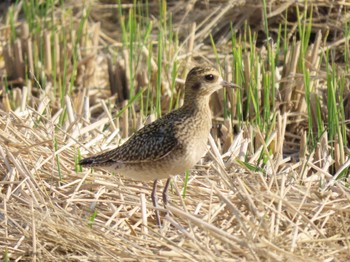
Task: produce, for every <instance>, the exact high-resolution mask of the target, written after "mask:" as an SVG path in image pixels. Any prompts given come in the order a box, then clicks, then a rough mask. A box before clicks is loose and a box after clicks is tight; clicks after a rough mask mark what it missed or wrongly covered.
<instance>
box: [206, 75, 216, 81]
mask: <svg viewBox="0 0 350 262" xmlns="http://www.w3.org/2000/svg"><path fill="white" fill-rule="evenodd" d="M204 78H205V80H207V81H209V82H212V81H214V79H215V77H214V75H213V74H209V75H205V77H204Z"/></svg>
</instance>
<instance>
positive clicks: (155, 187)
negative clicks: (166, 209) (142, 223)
mask: <svg viewBox="0 0 350 262" xmlns="http://www.w3.org/2000/svg"><path fill="white" fill-rule="evenodd" d="M157 182H158V179H155V180H154V183H153V190H152V194H151V198H152V202H153V206H154V207H155V208H156V209H155V211H156V220H157V225H158V226H160V227H161V226H162V224H161V222H160V215H159V210H158V197H157Z"/></svg>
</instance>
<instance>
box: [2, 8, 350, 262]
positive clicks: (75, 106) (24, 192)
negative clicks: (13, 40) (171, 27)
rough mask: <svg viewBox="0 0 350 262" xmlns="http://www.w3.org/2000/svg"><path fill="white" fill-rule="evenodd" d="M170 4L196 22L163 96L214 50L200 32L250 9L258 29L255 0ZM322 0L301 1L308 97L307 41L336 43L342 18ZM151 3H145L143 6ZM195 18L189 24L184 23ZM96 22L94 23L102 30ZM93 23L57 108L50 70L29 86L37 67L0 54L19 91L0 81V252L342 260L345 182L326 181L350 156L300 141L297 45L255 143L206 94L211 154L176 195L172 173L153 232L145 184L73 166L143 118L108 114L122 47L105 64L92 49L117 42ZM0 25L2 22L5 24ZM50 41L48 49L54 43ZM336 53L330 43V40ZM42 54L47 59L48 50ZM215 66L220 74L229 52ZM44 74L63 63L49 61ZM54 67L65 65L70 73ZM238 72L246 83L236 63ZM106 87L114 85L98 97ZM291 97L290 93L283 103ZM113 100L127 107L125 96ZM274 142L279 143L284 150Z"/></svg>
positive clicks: (348, 202)
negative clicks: (26, 71) (211, 117)
mask: <svg viewBox="0 0 350 262" xmlns="http://www.w3.org/2000/svg"><path fill="white" fill-rule="evenodd" d="M150 2H151V1H150ZM175 2H176V1H174V3H173V2H171V4H172V5H169V8H170V11H173V13H174V17H175V18H176V19H178V20H176V19H174V24H175V28H176V27H178V28H186V25H188V31H186V32H194V31H196V30H195V29H196V28H197V29H198V28H199V29H198V31H196V32H197V33H196V34H192V37H188V38H185V39H183V41H184V42H183V43H185V44H184V47H183V49H182V50H180V51H179V53H178V54H176V55H177V56H176V57H175V58H174V60H176V61H177V62H178V63H179V64H180V70H179V74H178V75H179V76H178V79H177V85H176V90H175V96H176V95H177V94H178V93H181V89H182V87H183V79H182V78H183V77H182V75H181V73H182V72H186V70H188V68H189V67H190V66H191V65H192V61H191V60H192V59H193V60H195V59H198V60H199V59H202V60H204V59H207V60H212V61H213V60H214V59H215V56H214V55H213V54H212V49H211V47H210V46H208V45H203V46H199V44H200V43H202V42H203V43H206V41H207V42H208V41H209V42H210V40H208V39H209V38H208V36H209V33H210V32H212V33H214V34H216V36H215V39H216V40H217V41H218V43H219V42H221V43H225V39H226V41H227V38H228V35H227V32H225V30H223V29H224V28H226V27H227V19H228V18H227V17H232V19H233V20H234V18H236V21H242V22H239V23H241V24H239V23H238V22H237V27H239V28H240V25H241V26H243V22H244V21H245V20H247V19H248V18H249V17H250V18H251V19H253V20H249V19H248V21H250V23H251V24H252V25H256V30H257V32H259V30H260V29H261V28H260V27H259V26H260V23H258V22H256V16H255V15H254V14H255V13H256V12H254V10H255V11H256V10H257V9H258V10H261V6H254V7H255V8H253V7H252V5H253V1H247V2H245V1H242V2H238V1H233V2H232V3H233V5H232V6H229V5H227V6H228V8H221V9H212V8H207V9H201V11H198V12H197V11H196V10H199V8H200V5H201V4H200V3H199V2H197V3H196V4H195V5H193V6H190V7H189V8H188V10H187V11H188V12H187V13H186V15H184V16H180V13H181V12H180V11H184V10H183V7H182V6H180V5H176V4H175ZM324 2H325V3H323V2H322V3H319V5H315V7H314V8H315V10H316V11H315V15H314V16H313V19H315V24H316V26H315V28H314V29H313V31H312V32H313V33H315V42H314V45H310V47H309V48H308V52H309V54H310V55H309V56H308V60H307V61H308V63H307V65H308V66H309V67H310V68H317V70H315V71H313V72H312V73H314V74H317V78H316V77H315V78H314V79H313V81H314V85H315V86H317V88H316V89H317V91H315V94H317V95H319V96H320V97H321V96H322V94H323V91H322V90H323V89H324V86H325V82H326V79H325V77H324V74H325V70H324V68H322V66H323V65H322V64H321V62H320V61H318V59H317V58H316V54H317V52H318V50H320V45H322V48H323V49H322V50H323V51H324V50H326V49H327V48H334V49H335V50H336V48H337V47H338V46H342V45H343V44H344V41H346V39H345V38H344V36H343V35H342V34H341V33H340V30H339V28H340V25H339V24H337V23H338V22H339V23H341V22H342V21H340V20H339V19H337V18H339V13H340V12H339V11H337V12H336V11H335V10H337V8H338V7H339V6H338V5H337V4H336V3H333V2H331V3H333V4H334V6H333V7H332V8H334V9H332V8H329V9H327V8H328V7H327V8H326V7H325V6H327V3H328V4H329V3H330V2H328V1H324ZM219 3H220V4H222V6H224V7H225V6H226V5H225V3H224V2H223V1H216V2H215V1H213V2H212V1H210V6H218V4H219ZM293 3H294V1H281V3H274V1H271V10H270V13H269V14H270V17H269V19H271V20H270V23H271V28H272V29H273V28H275V27H274V25H275V23H277V21H279V19H281V17H283V11H285V8H287V7H291V6H292V5H293ZM95 4H96V8H95V9H94V11H96V12H93V13H92V14H91V17H92V18H94V19H96V14H98V11H101V10H103V8H105V9H106V6H104V5H105V3H104V4H102V3H99V4H98V3H95ZM150 4H153V5H155V3H154V2H151V3H150ZM294 4H295V3H294ZM198 5H199V6H198ZM341 6H342V9H341V8H339V9H338V10H341V12H343V11H344V9H345V8H346V3H343V5H341ZM239 8H240V9H239ZM259 8H260V9H259ZM107 9H108V8H107ZM326 9H327V10H328V11H329V16H328V19H329V21H328V23H327V25H328V29H329V30H331V32H332V36H333V37H334V39H333V38H332V39H327V40H324V42H322V43H320V42H319V41H320V39H322V36H324V35H325V33H324V31H322V30H323V29H324V28H321V27H320V28H317V25H318V24H317V21H318V22H319V23H325V21H324V20H322V19H324V17H322V14H323V12H324V10H326ZM239 10H241V12H239ZM244 10H245V11H244ZM247 10H249V12H248V11H247ZM258 13H259V14H260V13H261V12H258ZM105 14H108V13H107V12H105ZM176 14H179V15H178V16H177V15H176ZM194 14H196V15H194ZM205 14H206V17H209V18H210V17H217V19H218V20H217V21H216V22H215V23H213V24H208V23H205V24H206V25H207V26H204V24H203V25H202V27H200V26H199V24H200V23H199V22H198V21H200V20H203V17H204V15H205ZM243 14H244V15H243ZM154 15H156V14H154ZM97 17H98V16H97ZM178 17H180V18H181V19H180V18H178ZM344 17H345V16H344ZM107 18H108V17H107ZM101 19H102V18H101ZM191 19H192V20H191ZM211 19H213V18H211ZM344 19H345V18H344ZM107 20H108V19H107ZM209 20H210V19H209ZM196 21H197V27H196V26H195V25H194V24H193V22H196ZM107 25H108V23H107V21H106V24H104V25H103V26H107ZM103 26H102V27H103ZM261 26H262V25H261ZM295 27H296V26H295V23H294V22H290V28H291V29H293V28H294V30H295ZM102 29H103V30H102V31H100V26H99V25H98V24H96V23H94V22H91V21H89V22H87V23H86V26H85V27H84V30H86V35H84V37H86V38H84V40H82V43H84V45H83V44H82V46H83V47H85V49H84V48H82V50H85V52H84V51H83V52H82V53H81V54H79V63H78V71H79V73H78V76H77V80H76V82H75V86H76V90H75V92H73V93H72V94H71V96H68V95H67V96H63V99H64V106H63V107H62V105H61V104H60V101H59V99H57V98H56V99H55V98H53V97H52V93H51V90H52V86H50V84H51V83H50V79H51V78H50V77H52V73H51V71H49V69H50V68H45V70H44V71H45V74H47V76H48V79H49V80H48V84H47V85H46V86H44V87H42V89H40V88H38V87H33V88H32V87H31V86H32V85H33V83H36V82H37V81H40V83H41V79H40V78H39V77H38V76H35V77H34V76H33V79H29V80H24V78H23V76H21V75H20V74H21V73H20V72H19V71H16V70H11V68H16V67H17V69H18V68H21V66H23V65H22V64H21V63H19V62H18V60H16V59H14V60H13V61H12V60H11V56H9V55H8V57H7V58H4V61H5V62H6V63H2V64H1V72H2V74H4V71H5V70H4V69H5V67H6V69H7V75H8V76H9V72H17V73H14V75H13V76H12V77H13V78H12V80H11V81H17V80H19V81H22V82H21V83H22V84H20V86H21V88H20V89H19V88H14V89H13V90H12V98H10V97H9V95H8V94H5V91H4V89H3V90H2V93H1V95H2V104H1V110H0V178H1V181H0V199H1V203H0V232H1V234H0V247H1V248H0V250H2V251H1V253H0V257H1V258H2V260H3V261H9V260H11V261H12V260H14V261H15V260H17V261H20V260H21V261H62V260H64V261H110V260H126V261H129V260H130V261H135V260H143V261H153V260H154V261H159V260H161V261H165V260H170V259H171V260H179V261H183V260H191V261H241V260H243V261H244V260H246V261H320V260H321V261H348V260H350V239H349V232H350V224H349V221H350V191H349V189H348V184H347V180H346V179H344V180H336V179H335V178H336V177H337V174H338V173H340V172H341V171H342V170H344V169H345V168H347V167H348V166H349V165H350V162H349V160H348V157H347V154H346V152H343V151H342V150H338V151H336V152H337V153H336V156H338V157H334V155H332V154H331V153H330V149H329V146H328V144H327V138H326V134H324V137H323V138H322V139H320V142H319V144H318V146H317V148H316V149H315V151H313V152H305V150H304V149H305V148H306V142H305V139H304V136H305V130H306V128H307V121H308V118H307V116H306V113H305V111H306V109H305V105H303V104H302V103H305V101H304V99H302V98H300V97H304V94H303V93H302V92H301V91H300V90H299V89H300V85H301V84H300V83H301V82H302V81H300V80H298V79H300V72H298V71H297V68H296V63H297V62H296V60H297V58H296V57H297V56H299V55H300V54H299V53H298V52H300V50H299V51H298V45H296V46H295V47H293V48H294V49H293V50H289V56H288V59H286V61H284V62H285V64H281V66H280V67H281V68H280V72H281V76H280V81H279V82H278V84H280V85H281V90H287V91H286V92H281V94H276V100H277V101H279V102H280V103H279V104H278V105H277V106H276V119H277V121H276V125H275V126H274V128H273V130H272V131H271V132H270V134H269V135H268V138H267V139H264V137H265V135H266V134H264V135H263V134H261V130H260V129H259V128H258V127H256V126H254V125H250V124H249V123H247V124H246V125H243V126H242V129H241V130H240V131H239V132H238V133H237V134H236V135H234V136H233V135H232V125H233V124H235V121H231V120H223V119H222V118H221V115H222V106H221V104H220V103H221V102H220V101H222V94H221V93H220V94H218V95H217V96H216V97H213V107H214V112H215V115H216V116H217V117H216V119H215V123H216V124H217V125H216V126H215V128H214V129H213V132H212V136H213V137H212V138H213V139H210V147H211V148H210V151H209V153H208V155H207V156H206V157H205V158H204V159H203V161H202V163H200V164H198V165H197V166H196V168H194V169H193V170H191V171H190V178H189V181H188V186H187V190H186V196H185V197H184V198H183V197H182V190H183V185H184V177H183V176H177V177H176V178H174V179H173V184H172V187H171V190H170V192H169V194H170V204H169V207H168V210H169V211H170V213H169V214H166V213H165V212H161V214H162V218H163V223H164V227H163V228H161V229H160V228H158V227H157V226H156V225H155V216H154V207H153V205H152V203H151V201H150V198H149V194H150V188H151V184H148V185H143V184H141V183H138V182H135V181H131V180H128V179H126V178H124V177H122V176H119V175H115V174H109V173H106V172H104V171H102V170H94V171H91V170H83V171H81V170H79V167H77V165H76V164H75V163H76V159H77V158H78V155H79V153H78V152H79V150H80V151H81V154H83V155H87V154H89V153H95V152H99V151H101V150H106V149H109V148H113V147H115V146H116V145H117V144H119V143H120V142H123V141H124V140H125V138H126V137H128V136H129V135H130V134H131V133H132V131H133V130H134V129H137V128H139V127H140V126H141V125H142V124H143V122H144V117H143V116H142V115H140V114H139V107H138V106H131V107H130V108H129V109H128V110H129V112H127V111H126V112H124V113H123V114H121V116H120V118H118V119H117V121H116V120H115V119H113V117H114V115H113V114H111V113H110V107H113V103H114V102H115V101H116V100H118V99H120V97H121V96H122V94H125V93H123V90H121V89H120V86H123V88H125V86H128V83H129V82H128V81H130V80H129V79H128V73H127V70H126V69H127V68H128V65H127V63H128V53H127V51H125V50H124V51H123V52H122V55H121V56H122V58H123V59H120V60H118V61H117V62H115V64H113V63H112V61H111V59H110V58H106V57H105V56H106V55H105V54H104V53H103V52H100V51H101V49H102V48H104V47H105V46H107V45H110V44H112V43H113V44H114V46H117V47H121V43H120V42H117V41H116V40H113V37H115V36H116V35H118V32H112V33H111V32H107V31H106V29H104V28H102ZM318 29H321V31H319V30H318ZM0 30H2V32H8V27H6V26H5V27H4V28H1V29H0ZM186 30H187V29H186ZM272 31H273V30H272ZM291 32H292V30H291ZM316 32H319V33H318V34H316ZM119 34H120V32H119ZM189 35H190V36H191V34H189ZM292 35H293V33H291V38H292V37H293V36H292ZM8 36H9V35H8V34H5V33H4V34H3V35H2V39H1V41H4V42H6V41H5V39H6V37H8ZM180 38H181V34H180ZM318 39H319V40H318ZM68 40H69V39H68ZM21 41H22V42H21V43H23V42H26V41H29V40H28V39H22V40H21ZM30 41H31V40H30ZM35 41H36V40H35V39H34V40H33V44H34V45H35ZM47 41H50V40H48V39H47ZM97 42H98V43H99V46H98V45H97V44H96V43H97ZM6 43H7V42H6ZM104 45H105V46H104ZM197 45H198V46H197ZM17 48H18V49H17V50H22V49H21V48H20V47H18V46H17ZM56 48H57V49H60V48H61V47H59V45H57V46H56ZM89 48H90V49H89ZM57 49H56V50H57ZM227 49H228V47H227V45H225V44H223V45H221V46H220V51H221V52H222V53H220V55H222V57H224V56H225V54H227ZM4 50H5V51H4ZM6 50H7V51H8V49H6V47H5V45H2V46H1V50H0V54H1V57H4V56H6V52H7V51H6ZM60 50H62V49H60ZM86 50H89V51H91V50H92V51H91V52H87V51H86ZM173 51H174V50H172V49H171V48H169V49H167V50H166V51H165V52H167V53H168V54H174V52H173ZM265 51H266V50H265ZM111 52H112V53H113V52H114V50H111ZM225 52H226V53H225ZM261 52H262V53H263V52H264V49H263V48H262V49H261ZM335 53H336V54H337V55H338V54H339V53H340V52H339V50H336V52H335ZM8 54H9V53H8ZM149 55H150V54H149V53H148V52H147V49H146V50H144V53H143V54H142V57H143V58H142V59H146V58H147V56H149ZM169 56H171V55H169ZM119 58H120V57H119ZM166 58H168V57H166ZM9 59H10V60H9ZM46 59H48V60H50V55H48V57H47V58H46ZM152 59H153V60H152V61H153V63H154V64H152V66H153V67H154V68H155V70H157V64H156V62H155V61H156V57H152ZM230 59H231V58H228V59H227V60H230ZM164 60H165V62H164V64H165V67H166V66H169V64H170V60H167V59H164ZM9 61H10V62H9ZM11 61H12V62H13V64H11ZM16 61H17V63H16ZM22 62H23V63H24V61H22ZM244 62H245V63H246V64H245V66H246V68H250V67H249V61H247V60H245V61H244ZM257 63H258V61H257ZM261 63H262V62H261ZM226 64H227V67H226V71H227V72H229V71H230V66H229V65H230V61H228V62H227V63H226ZM341 66H342V65H339V67H341ZM72 68H73V65H72V66H71V69H72ZM51 70H52V69H51ZM57 70H58V72H60V73H62V72H63V70H62V68H60V67H59V68H58V69H57ZM146 71H147V70H146V69H144V68H142V67H138V68H137V70H136V73H135V75H136V78H137V79H138V85H139V86H137V88H140V89H141V88H142V84H141V83H151V85H155V81H156V80H155V77H153V78H147V76H145V72H146ZM108 73H109V75H108ZM67 74H68V75H71V72H70V70H68V72H67ZM162 74H163V79H170V78H171V77H170V73H169V72H168V71H166V70H164V71H163V72H162ZM246 74H247V75H246V77H247V79H250V77H251V76H250V75H249V70H246ZM227 75H228V76H230V75H229V74H227ZM38 79H39V80H38ZM291 80H293V81H291ZM118 81H119V82H118ZM23 82H24V83H25V87H23V85H24V84H23ZM4 86H5V84H4V85H2V87H3V88H4ZM96 87H98V88H96ZM101 87H106V88H101ZM162 87H163V89H162V90H163V92H164V94H163V97H162V98H163V100H162V107H163V108H168V105H169V100H170V98H169V92H168V91H169V83H168V82H167V81H164V83H163V85H162ZM347 87H348V86H347ZM113 88H116V89H113ZM118 88H119V89H118ZM243 88H244V89H245V88H248V86H244V87H243ZM283 88H284V89H283ZM111 93H113V94H116V95H114V96H112V97H110V98H109V100H105V99H106V98H107V97H109V96H110V94H111ZM230 95H232V96H233V98H232V100H230V101H229V109H230V110H231V111H232V115H233V116H235V108H234V107H233V106H230V105H231V104H232V103H234V101H235V100H234V99H235V97H234V94H230ZM296 96H299V97H297V98H295V97H296ZM291 97H293V99H294V100H295V101H297V102H296V103H295V104H292V105H291V104H288V103H285V101H289V100H290V99H292V98H291ZM102 101H104V102H102ZM119 102H121V103H123V104H124V105H125V104H127V101H119ZM63 109H67V115H68V117H66V118H64V121H63V123H61V124H59V122H60V118H61V117H62V115H63V114H64V110H63ZM90 115H92V117H91V116H90ZM148 121H149V120H148ZM219 127H220V128H219ZM287 151H288V152H291V153H289V154H287V155H286V154H285V152H287ZM262 152H263V153H266V155H268V156H269V158H267V159H264V161H265V164H264V165H261V161H260V156H261V155H262ZM268 152H273V153H272V154H269V153H268ZM293 154H294V155H293ZM295 154H297V155H298V157H295ZM340 155H341V156H340ZM243 161H244V162H243ZM332 165H336V166H337V168H336V172H337V173H336V175H334V174H332V173H331V171H330V170H331V169H330V168H329V167H330V166H332ZM159 193H160V192H159ZM163 211H164V210H163Z"/></svg>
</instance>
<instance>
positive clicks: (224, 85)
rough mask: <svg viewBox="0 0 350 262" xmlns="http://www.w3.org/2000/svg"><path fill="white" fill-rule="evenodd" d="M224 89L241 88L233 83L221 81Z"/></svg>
mask: <svg viewBox="0 0 350 262" xmlns="http://www.w3.org/2000/svg"><path fill="white" fill-rule="evenodd" d="M220 84H221V85H222V86H223V87H230V88H241V87H240V86H238V85H235V84H233V83H230V82H227V81H221V83H220Z"/></svg>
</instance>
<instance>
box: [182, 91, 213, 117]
mask: <svg viewBox="0 0 350 262" xmlns="http://www.w3.org/2000/svg"><path fill="white" fill-rule="evenodd" d="M183 108H184V109H186V110H188V111H189V112H192V114H198V113H199V114H206V115H207V116H208V118H210V117H211V114H210V107H209V96H206V97H200V98H196V97H195V98H192V99H188V100H186V97H185V101H184V105H183Z"/></svg>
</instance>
